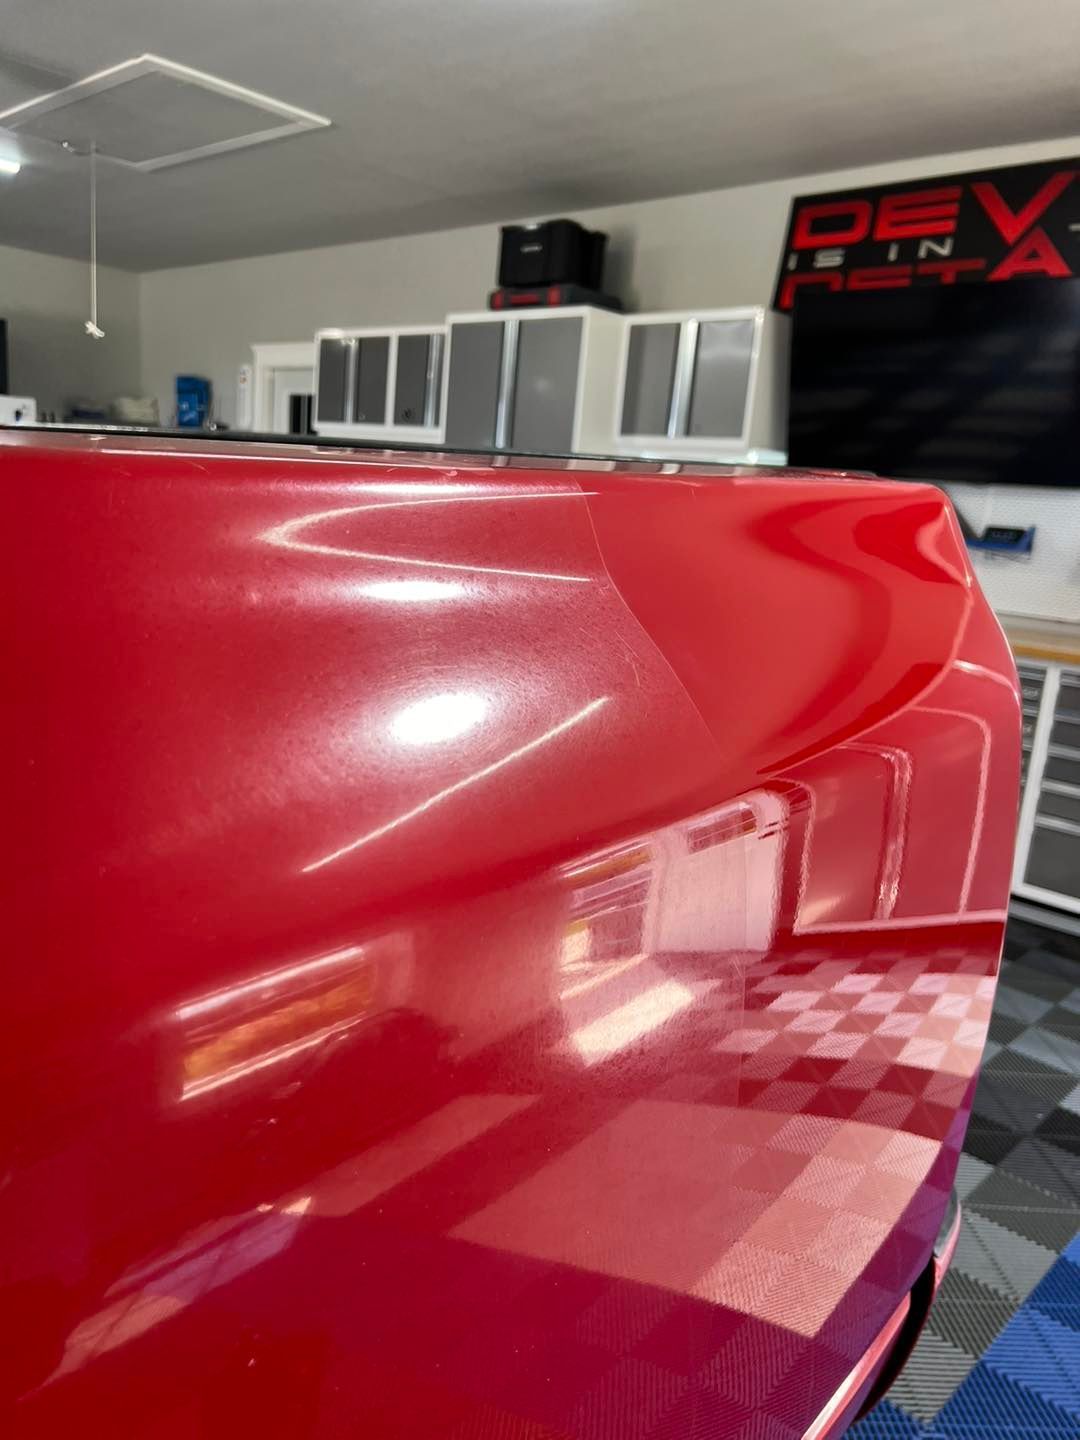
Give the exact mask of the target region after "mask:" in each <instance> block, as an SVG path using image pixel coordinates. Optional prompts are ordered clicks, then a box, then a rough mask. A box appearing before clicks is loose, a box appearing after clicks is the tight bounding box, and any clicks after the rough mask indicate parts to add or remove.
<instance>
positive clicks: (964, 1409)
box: [925, 1364, 1080, 1440]
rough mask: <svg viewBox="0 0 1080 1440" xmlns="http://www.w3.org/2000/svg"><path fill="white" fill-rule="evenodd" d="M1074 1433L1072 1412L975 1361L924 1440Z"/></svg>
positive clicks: (1029, 1439)
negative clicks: (974, 1365)
mask: <svg viewBox="0 0 1080 1440" xmlns="http://www.w3.org/2000/svg"><path fill="white" fill-rule="evenodd" d="M1078 1435H1080V1428H1078V1426H1077V1420H1076V1416H1075V1415H1071V1414H1070V1413H1069V1411H1068V1410H1062V1409H1061V1408H1060V1406H1057V1405H1054V1404H1053V1403H1052V1402H1051V1401H1049V1400H1046V1399H1044V1398H1043V1397H1042V1396H1041V1395H1039V1394H1037V1393H1036V1392H1035V1391H1034V1390H1029V1389H1027V1388H1026V1387H1025V1386H1023V1385H1018V1384H1016V1382H1015V1381H1014V1380H1010V1379H1009V1378H1008V1376H1006V1375H1002V1374H1001V1373H1000V1372H999V1371H997V1370H995V1369H994V1368H993V1367H992V1366H990V1365H987V1364H979V1365H976V1367H975V1369H974V1370H973V1371H972V1372H971V1374H970V1375H969V1376H968V1378H967V1379H966V1380H965V1381H964V1383H963V1384H962V1385H961V1386H960V1388H959V1390H957V1392H956V1394H955V1395H954V1396H953V1397H952V1399H951V1400H950V1401H949V1402H948V1404H947V1405H946V1406H945V1407H944V1409H943V1410H942V1411H941V1413H940V1414H939V1415H938V1417H937V1419H936V1420H935V1421H934V1422H933V1424H932V1425H930V1426H929V1427H928V1428H927V1431H926V1436H925V1440H1077V1437H1078Z"/></svg>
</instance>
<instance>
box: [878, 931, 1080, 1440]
mask: <svg viewBox="0 0 1080 1440" xmlns="http://www.w3.org/2000/svg"><path fill="white" fill-rule="evenodd" d="M957 1188H958V1189H959V1191H960V1195H961V1198H962V1201H963V1206H964V1218H963V1226H962V1229H961V1233H960V1242H959V1244H958V1246H957V1250H956V1258H955V1259H954V1261H953V1264H952V1269H951V1270H950V1272H949V1274H948V1275H947V1277H946V1278H945V1281H944V1282H943V1284H942V1287H941V1291H940V1294H939V1295H938V1299H937V1302H936V1304H935V1305H934V1308H933V1311H932V1312H931V1315H930V1318H929V1320H928V1322H927V1327H926V1330H925V1331H924V1333H923V1335H922V1338H921V1339H920V1341H919V1344H918V1346H917V1347H916V1349H915V1352H914V1354H913V1355H912V1357H911V1359H910V1360H909V1361H908V1364H907V1367H906V1369H905V1370H904V1373H903V1374H902V1375H901V1377H900V1379H899V1380H898V1381H897V1383H896V1384H895V1385H894V1386H893V1388H892V1390H891V1391H890V1393H889V1396H888V1399H887V1400H885V1401H883V1402H882V1403H881V1404H880V1405H878V1406H877V1407H876V1408H875V1409H874V1410H873V1411H872V1412H871V1413H870V1414H869V1415H868V1416H867V1417H866V1419H865V1420H863V1421H862V1422H861V1423H860V1424H859V1425H858V1426H857V1427H856V1428H855V1429H854V1430H853V1431H852V1434H853V1436H855V1437H857V1440H1012V1437H1016V1440H1019V1437H1023V1440H1078V1437H1080V938H1076V937H1074V936H1071V935H1066V934H1062V933H1060V932H1058V931H1056V930H1047V929H1043V928H1041V927H1040V926H1037V925H1033V924H1030V923H1028V922H1027V921H1024V920H1020V919H1017V918H1015V917H1014V918H1010V920H1009V925H1008V929H1007V931H1006V938H1005V958H1004V961H1003V964H1002V970H1001V978H1000V981H999V984H998V991H997V999H996V1001H995V1004H994V1015H993V1019H992V1020H991V1022H990V1039H989V1043H988V1044H987V1047H986V1056H985V1059H984V1062H983V1070H982V1078H981V1079H980V1081H979V1087H978V1090H977V1092H976V1096H975V1103H974V1106H973V1108H972V1115H971V1124H970V1127H969V1129H968V1134H967V1139H966V1141H965V1143H964V1153H963V1156H962V1157H961V1160H960V1168H959V1172H958V1175H957Z"/></svg>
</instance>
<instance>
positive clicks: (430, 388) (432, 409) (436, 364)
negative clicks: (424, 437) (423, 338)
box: [424, 332, 443, 428]
mask: <svg viewBox="0 0 1080 1440" xmlns="http://www.w3.org/2000/svg"><path fill="white" fill-rule="evenodd" d="M442 350H443V337H442V336H441V335H440V334H438V333H437V332H436V334H434V335H432V336H431V338H430V340H429V341H428V352H427V374H426V375H425V377H424V424H425V425H426V426H428V427H429V428H430V427H431V426H432V425H434V424H435V415H436V406H437V405H438V401H439V395H438V387H439V384H440V382H441V380H442Z"/></svg>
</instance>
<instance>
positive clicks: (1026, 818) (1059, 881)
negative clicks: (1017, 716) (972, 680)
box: [1012, 659, 1080, 915]
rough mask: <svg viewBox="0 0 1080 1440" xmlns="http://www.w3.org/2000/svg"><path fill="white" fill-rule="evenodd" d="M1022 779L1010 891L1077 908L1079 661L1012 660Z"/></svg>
mask: <svg viewBox="0 0 1080 1440" xmlns="http://www.w3.org/2000/svg"><path fill="white" fill-rule="evenodd" d="M1017 669H1018V670H1019V672H1020V684H1021V686H1022V688H1023V692H1024V701H1023V704H1024V716H1023V726H1024V733H1023V771H1022V774H1023V786H1022V789H1021V800H1020V833H1019V835H1018V837H1017V843H1016V864H1015V868H1014V870H1013V887H1012V888H1013V893H1014V894H1016V895H1022V896H1024V897H1025V898H1026V899H1029V900H1037V901H1041V902H1042V903H1043V904H1049V905H1056V906H1057V907H1058V908H1059V909H1062V910H1071V911H1072V912H1073V913H1074V914H1078V915H1080V668H1078V667H1077V666H1073V665H1059V664H1057V663H1056V662H1052V661H1047V662H1045V663H1044V662H1041V661H1035V660H1025V659H1021V660H1018V661H1017Z"/></svg>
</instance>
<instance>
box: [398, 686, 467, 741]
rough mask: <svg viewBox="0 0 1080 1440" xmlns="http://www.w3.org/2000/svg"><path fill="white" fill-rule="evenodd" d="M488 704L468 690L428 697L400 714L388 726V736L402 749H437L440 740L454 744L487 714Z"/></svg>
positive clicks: (400, 711) (399, 712)
mask: <svg viewBox="0 0 1080 1440" xmlns="http://www.w3.org/2000/svg"><path fill="white" fill-rule="evenodd" d="M487 708H488V702H487V701H486V700H485V699H484V697H483V695H477V694H474V693H472V692H470V691H467V690H459V691H447V692H444V693H443V694H440V695H429V696H428V697H427V699H426V700H417V701H415V702H414V703H413V704H412V705H406V707H405V709H404V710H399V711H398V713H397V714H396V715H395V716H394V719H393V721H392V722H391V725H390V733H391V734H392V735H393V737H394V739H395V740H400V741H401V743H402V744H403V745H437V744H439V742H440V741H442V740H456V739H457V737H458V736H459V735H464V734H465V732H466V731H467V730H472V729H474V728H475V727H476V726H477V725H479V724H480V721H481V720H482V719H483V718H484V716H485V715H486V714H487Z"/></svg>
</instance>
